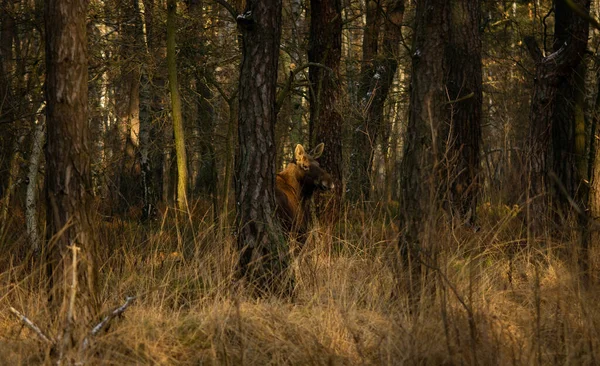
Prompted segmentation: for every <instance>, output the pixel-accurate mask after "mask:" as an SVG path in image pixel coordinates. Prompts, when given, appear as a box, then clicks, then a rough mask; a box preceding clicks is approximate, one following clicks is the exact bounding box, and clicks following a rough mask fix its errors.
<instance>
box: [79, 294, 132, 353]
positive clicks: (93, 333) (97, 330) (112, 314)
mask: <svg viewBox="0 0 600 366" xmlns="http://www.w3.org/2000/svg"><path fill="white" fill-rule="evenodd" d="M133 300H135V296H128V297H127V298H126V299H125V303H124V304H123V305H121V306H119V307H118V308H116V309H114V310H113V311H111V312H110V313H109V314H108V315H107V316H105V317H104V319H102V321H101V322H100V323H98V324H97V325H96V326H95V327H94V328H92V330H91V331H90V334H88V335H87V336H86V337H85V339H84V340H83V342H82V343H81V350H80V352H81V353H83V351H85V349H86V348H87V347H88V346H89V344H90V338H91V337H95V336H96V335H98V333H100V331H101V330H102V329H104V328H106V326H107V325H108V323H110V322H111V320H113V319H114V318H116V317H117V316H119V315H121V314H123V312H124V311H125V310H126V309H127V308H128V307H129V305H131V302H132V301H133Z"/></svg>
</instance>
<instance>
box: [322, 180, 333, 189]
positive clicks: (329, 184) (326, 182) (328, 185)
mask: <svg viewBox="0 0 600 366" xmlns="http://www.w3.org/2000/svg"><path fill="white" fill-rule="evenodd" d="M321 188H322V189H324V190H330V189H334V188H335V184H334V183H333V180H327V179H323V180H322V181H321Z"/></svg>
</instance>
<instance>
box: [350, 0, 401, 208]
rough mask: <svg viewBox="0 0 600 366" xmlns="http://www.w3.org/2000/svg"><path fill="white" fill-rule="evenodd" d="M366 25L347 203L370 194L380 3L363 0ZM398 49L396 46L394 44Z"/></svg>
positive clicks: (365, 197)
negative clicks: (371, 118) (372, 114)
mask: <svg viewBox="0 0 600 366" xmlns="http://www.w3.org/2000/svg"><path fill="white" fill-rule="evenodd" d="M366 7H367V9H366V22H365V27H364V33H363V44H362V64H361V69H360V86H359V88H358V97H357V100H359V101H360V105H359V106H358V109H359V110H357V111H356V120H357V122H358V124H357V126H356V128H355V129H354V130H353V132H352V155H351V158H350V175H349V177H348V178H349V182H348V196H349V197H350V199H351V200H353V201H357V200H359V199H364V200H368V199H369V193H370V191H371V174H370V172H371V162H372V161H373V152H374V151H375V139H374V136H372V134H371V132H372V131H371V130H372V127H374V126H371V125H370V123H369V122H370V121H369V118H368V117H369V114H370V113H369V111H370V110H371V109H372V106H373V95H374V94H373V92H374V91H376V90H374V89H375V88H377V87H378V85H372V82H373V81H374V82H375V83H378V82H379V80H380V78H377V79H374V78H373V76H374V75H375V73H376V71H375V70H376V58H377V49H378V45H379V32H380V28H381V8H380V2H379V1H375V0H367V2H366ZM398 45H399V43H398Z"/></svg>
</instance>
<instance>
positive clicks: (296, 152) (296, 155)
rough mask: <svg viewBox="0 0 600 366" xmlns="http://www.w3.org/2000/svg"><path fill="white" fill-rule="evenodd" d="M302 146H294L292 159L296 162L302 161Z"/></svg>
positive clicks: (303, 152)
mask: <svg viewBox="0 0 600 366" xmlns="http://www.w3.org/2000/svg"><path fill="white" fill-rule="evenodd" d="M304 154H305V151H304V146H302V145H300V144H298V145H296V150H294V158H296V160H302V159H303V158H304Z"/></svg>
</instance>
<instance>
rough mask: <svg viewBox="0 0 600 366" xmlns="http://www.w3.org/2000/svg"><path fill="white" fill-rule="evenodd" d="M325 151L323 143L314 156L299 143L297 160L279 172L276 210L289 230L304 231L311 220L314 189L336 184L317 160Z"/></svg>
mask: <svg viewBox="0 0 600 366" xmlns="http://www.w3.org/2000/svg"><path fill="white" fill-rule="evenodd" d="M322 152H323V144H319V145H318V146H317V147H316V148H315V150H314V151H313V152H312V153H311V155H314V157H313V156H311V155H309V154H308V153H306V151H305V150H304V147H303V146H302V145H300V144H299V145H297V146H296V149H295V152H294V162H292V163H289V164H288V165H287V167H286V168H285V169H284V170H283V171H281V172H280V173H278V174H277V178H276V188H275V196H276V199H277V213H278V216H279V218H280V220H281V222H282V224H283V227H284V228H285V229H286V230H288V231H291V232H296V233H299V234H303V233H305V232H306V230H307V228H308V223H309V222H310V199H311V198H312V195H313V193H314V191H315V190H329V189H332V188H333V186H334V185H333V180H332V178H331V176H330V175H329V174H328V173H327V172H326V171H324V170H323V169H321V167H320V166H319V163H318V162H317V160H316V158H318V157H319V156H320V155H321V153H322Z"/></svg>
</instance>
